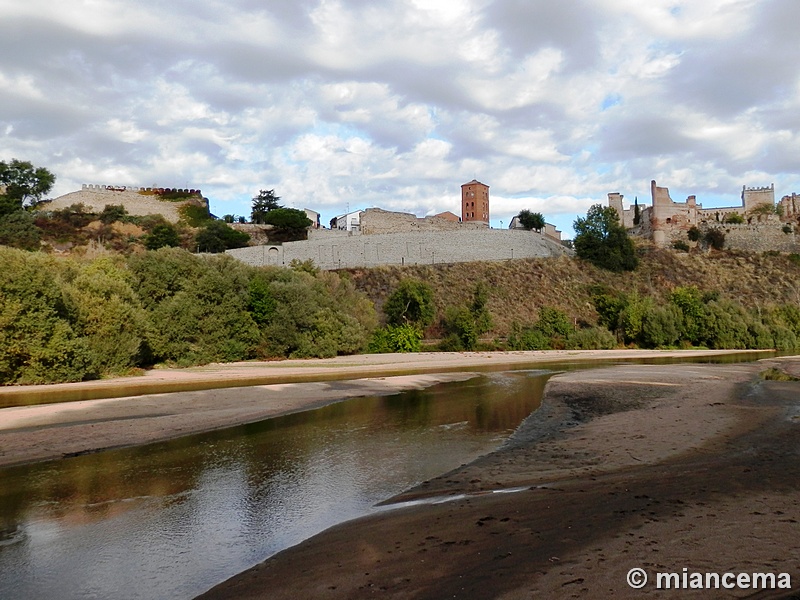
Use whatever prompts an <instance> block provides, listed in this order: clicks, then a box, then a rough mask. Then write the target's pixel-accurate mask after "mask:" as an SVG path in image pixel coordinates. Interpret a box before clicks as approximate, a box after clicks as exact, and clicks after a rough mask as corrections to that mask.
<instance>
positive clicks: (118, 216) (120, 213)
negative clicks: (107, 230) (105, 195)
mask: <svg viewBox="0 0 800 600" xmlns="http://www.w3.org/2000/svg"><path fill="white" fill-rule="evenodd" d="M127 217H128V211H127V209H126V208H125V207H124V206H123V205H122V204H106V205H105V207H104V208H103V211H102V212H101V213H100V215H99V217H98V218H99V219H100V220H101V221H102V222H103V223H105V224H106V225H111V224H112V223H116V222H117V221H125V220H126V219H127Z"/></svg>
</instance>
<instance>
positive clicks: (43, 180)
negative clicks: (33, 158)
mask: <svg viewBox="0 0 800 600" xmlns="http://www.w3.org/2000/svg"><path fill="white" fill-rule="evenodd" d="M55 182H56V176H55V175H53V174H52V173H51V172H50V171H48V170H47V169H45V168H44V167H38V168H37V167H34V166H33V165H32V164H31V163H30V162H28V161H22V160H17V159H16V158H14V159H12V160H11V162H8V163H7V162H5V161H0V184H1V185H3V186H5V194H4V196H5V197H4V198H0V200H2V202H0V216H2V215H3V214H9V213H11V212H14V211H16V210H22V208H23V207H24V206H25V205H28V204H34V203H36V202H38V201H39V200H41V199H42V196H44V195H45V194H46V193H47V192H49V191H50V190H51V189H52V188H53V185H54V184H55Z"/></svg>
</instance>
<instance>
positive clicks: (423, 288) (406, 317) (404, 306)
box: [383, 279, 436, 329]
mask: <svg viewBox="0 0 800 600" xmlns="http://www.w3.org/2000/svg"><path fill="white" fill-rule="evenodd" d="M383 312H384V314H385V315H386V322H387V323H388V324H389V325H402V324H404V323H411V324H414V325H418V326H419V327H421V328H423V329H424V328H425V327H427V326H428V325H430V324H431V323H433V319H434V318H435V317H436V306H435V305H434V303H433V289H431V286H430V285H428V284H427V283H425V282H424V281H419V280H418V279H404V280H402V281H401V282H400V284H399V285H398V286H397V289H396V290H395V291H394V292H392V294H391V295H390V296H389V297H388V298H387V299H386V302H385V303H384V304H383Z"/></svg>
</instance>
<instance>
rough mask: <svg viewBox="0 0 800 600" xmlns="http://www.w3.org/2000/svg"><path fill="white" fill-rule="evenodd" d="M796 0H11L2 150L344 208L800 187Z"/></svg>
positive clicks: (500, 213)
mask: <svg viewBox="0 0 800 600" xmlns="http://www.w3.org/2000/svg"><path fill="white" fill-rule="evenodd" d="M798 23H800V2H798V1H797V0H702V1H698V0H692V1H690V0H557V1H556V0H495V1H490V0H384V1H374V0H373V1H370V0H224V1H223V0H191V1H190V0H170V1H164V0H59V2H53V1H52V0H24V1H20V0H0V134H1V135H2V142H1V143H0V159H2V160H9V159H11V158H19V159H23V160H30V161H32V162H33V163H34V164H36V165H37V166H44V167H47V168H49V169H50V170H51V171H53V172H54V173H55V174H56V176H57V177H58V182H57V185H56V188H55V189H54V190H53V193H52V196H57V195H60V194H63V193H66V192H70V191H74V190H76V189H79V188H80V185H81V184H82V183H96V184H114V185H145V186H150V185H158V186H162V187H199V188H201V189H202V190H203V193H204V195H205V196H207V197H208V198H209V199H210V200H211V208H212V210H213V212H214V213H215V214H217V215H222V214H226V213H235V214H237V215H241V214H248V215H249V208H250V198H252V196H254V195H255V194H257V193H258V191H259V189H274V190H275V192H276V194H278V195H279V196H281V197H282V199H283V202H284V203H285V204H286V205H288V206H294V207H297V208H303V207H309V208H314V209H316V210H318V211H320V212H321V213H322V218H323V222H327V221H328V220H329V219H330V218H331V217H333V216H335V215H336V214H338V213H342V212H344V211H345V210H347V209H348V208H349V209H356V208H366V207H371V206H378V207H381V208H386V209H390V210H403V211H407V212H414V213H416V214H417V215H419V216H423V215H426V214H433V213H435V212H440V211H444V210H451V211H453V212H456V213H460V185H461V184H462V183H466V182H467V181H469V180H471V179H478V180H479V181H482V182H483V183H486V184H487V185H489V186H490V193H491V212H492V215H491V216H492V225H493V226H495V227H499V226H500V221H501V220H502V223H503V225H504V226H507V225H508V222H509V220H510V218H511V216H513V215H514V214H516V213H517V212H519V210H520V209H522V208H529V209H531V210H534V211H540V212H542V213H543V214H544V215H545V216H546V218H547V220H548V221H550V222H553V223H555V224H557V225H559V226H560V227H562V228H563V229H565V231H566V232H567V233H568V234H571V231H570V226H571V223H572V221H573V220H574V218H575V216H576V215H578V214H584V213H585V211H586V209H587V208H588V207H589V206H590V205H591V204H593V203H596V202H600V201H605V198H606V194H607V193H608V192H612V191H619V192H621V193H623V194H625V197H626V198H627V199H629V200H630V201H631V202H632V201H633V199H634V197H636V196H638V198H639V199H640V200H646V201H649V182H650V180H651V179H656V180H657V181H658V183H659V185H665V186H668V187H669V188H670V191H671V194H672V197H673V199H675V200H684V199H685V197H686V195H688V194H696V195H697V197H698V201H699V202H702V203H704V204H705V205H706V206H713V205H717V206H719V205H733V204H736V203H738V201H739V194H740V192H741V188H742V186H743V185H748V186H762V185H769V184H771V183H775V187H776V196H778V198H780V197H781V196H782V195H784V194H787V193H791V192H793V191H796V192H800V175H798V174H800V136H799V135H798V129H799V127H798V125H800V77H799V75H800V56H799V55H800V44H798V43H797V41H798V37H797V24H798Z"/></svg>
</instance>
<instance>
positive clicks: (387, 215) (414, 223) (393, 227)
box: [361, 208, 488, 235]
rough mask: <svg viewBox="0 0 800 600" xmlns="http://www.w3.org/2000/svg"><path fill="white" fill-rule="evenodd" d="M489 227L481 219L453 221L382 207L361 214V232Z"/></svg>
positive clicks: (376, 232)
mask: <svg viewBox="0 0 800 600" xmlns="http://www.w3.org/2000/svg"><path fill="white" fill-rule="evenodd" d="M485 229H488V225H487V224H486V223H482V222H479V221H467V222H465V223H461V222H459V221H451V220H450V219H446V218H443V217H439V216H431V217H424V218H421V219H420V218H419V217H417V216H416V215H413V214H411V213H401V212H393V211H388V210H383V209H381V208H368V209H366V210H365V211H364V214H362V215H361V233H363V234H364V235H383V234H388V233H412V232H415V231H464V230H468V231H478V230H485Z"/></svg>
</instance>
